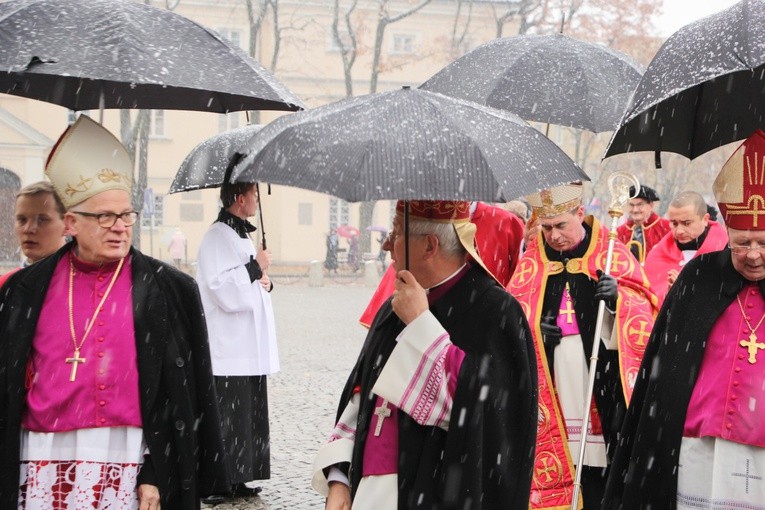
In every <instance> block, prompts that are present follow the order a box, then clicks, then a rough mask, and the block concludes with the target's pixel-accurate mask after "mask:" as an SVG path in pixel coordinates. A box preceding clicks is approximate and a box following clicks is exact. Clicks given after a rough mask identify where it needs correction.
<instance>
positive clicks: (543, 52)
mask: <svg viewBox="0 0 765 510" xmlns="http://www.w3.org/2000/svg"><path fill="white" fill-rule="evenodd" d="M642 72H643V69H642V67H641V66H640V65H638V64H636V63H634V62H633V61H632V60H631V59H630V58H629V57H628V56H626V55H625V54H623V53H620V52H618V51H615V50H612V49H610V48H607V47H605V46H602V45H599V44H594V43H589V42H585V41H580V40H578V39H574V38H572V37H567V36H565V35H562V34H555V35H519V36H515V37H507V38H503V39H495V40H493V41H490V42H488V43H486V44H483V45H481V46H479V47H477V48H475V49H474V50H472V51H470V52H469V53H466V54H465V55H463V56H462V57H460V58H458V59H457V60H455V61H454V62H452V63H451V64H449V65H447V66H446V67H445V68H443V69H442V70H441V71H439V72H438V73H436V74H435V75H434V76H433V77H431V78H430V79H429V80H428V81H426V82H425V83H423V84H422V85H421V86H420V88H421V89H425V90H429V91H431V92H440V93H442V94H446V95H449V96H454V97H458V98H461V99H467V100H470V101H475V102H477V103H480V104H483V105H487V106H493V107H495V108H500V109H503V110H507V111H510V112H513V113H516V114H518V115H519V116H520V117H521V118H523V119H525V120H529V121H537V122H547V123H550V124H559V125H563V126H570V127H575V128H580V129H588V130H590V131H593V132H602V131H611V130H613V129H614V128H615V127H616V125H617V123H618V122H619V119H621V116H622V114H623V112H624V108H625V107H626V105H627V103H628V102H629V99H630V95H631V94H632V91H633V90H634V89H635V86H636V85H637V83H638V81H639V80H640V76H641V74H642Z"/></svg>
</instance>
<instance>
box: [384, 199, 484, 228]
mask: <svg viewBox="0 0 765 510" xmlns="http://www.w3.org/2000/svg"><path fill="white" fill-rule="evenodd" d="M408 202H409V217H410V218H412V219H415V220H424V221H435V222H439V223H462V222H468V221H470V202H465V201H462V200H409V201H408ZM405 203H406V202H405V201H404V200H399V201H398V203H396V212H397V213H399V214H404V204H405Z"/></svg>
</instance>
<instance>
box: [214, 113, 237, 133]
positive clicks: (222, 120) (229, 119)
mask: <svg viewBox="0 0 765 510" xmlns="http://www.w3.org/2000/svg"><path fill="white" fill-rule="evenodd" d="M240 114H241V112H231V113H220V114H218V132H219V133H222V132H224V131H228V130H230V129H236V128H238V127H239V118H240Z"/></svg>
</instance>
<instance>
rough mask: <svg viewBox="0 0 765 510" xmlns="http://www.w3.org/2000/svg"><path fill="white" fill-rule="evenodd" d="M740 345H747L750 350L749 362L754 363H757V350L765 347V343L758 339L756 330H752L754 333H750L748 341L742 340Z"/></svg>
mask: <svg viewBox="0 0 765 510" xmlns="http://www.w3.org/2000/svg"><path fill="white" fill-rule="evenodd" d="M739 345H740V346H741V347H746V348H747V349H748V350H749V363H751V364H752V365H754V364H755V363H757V351H758V350H760V349H765V344H763V343H760V342H758V341H757V335H755V334H754V331H752V333H751V334H750V335H749V341H748V342H747V341H746V340H741V342H739Z"/></svg>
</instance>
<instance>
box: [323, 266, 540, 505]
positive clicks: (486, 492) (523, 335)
mask: <svg viewBox="0 0 765 510" xmlns="http://www.w3.org/2000/svg"><path fill="white" fill-rule="evenodd" d="M430 311H431V312H432V313H433V315H434V316H435V317H436V319H438V321H439V322H440V323H441V325H443V327H444V328H445V329H446V330H447V331H448V332H449V334H450V336H451V341H452V342H453V343H454V344H455V345H457V346H458V347H459V348H460V349H462V350H463V351H465V353H466V356H465V359H464V361H463V364H462V367H461V369H460V373H459V376H458V380H457V389H456V393H455V395H454V401H453V408H452V414H451V418H450V427H449V430H448V432H447V431H444V430H443V429H440V428H438V427H424V426H421V425H419V424H417V423H416V422H415V421H414V420H412V419H411V418H410V417H409V416H408V415H407V414H406V413H403V412H400V413H398V417H399V418H398V419H399V422H398V425H399V453H398V485H399V487H398V488H399V492H398V497H399V501H398V508H400V509H413V508H418V509H427V510H431V509H450V508H459V509H461V510H479V509H490V510H494V509H498V508H502V509H507V510H514V509H517V510H521V509H523V510H526V509H527V508H528V500H529V491H530V488H531V469H532V465H533V459H534V443H535V440H536V427H537V374H536V359H535V354H534V346H533V344H532V343H531V342H532V340H531V331H530V330H529V326H528V322H527V321H526V317H525V316H524V314H523V311H522V309H521V307H520V305H519V304H518V302H517V301H516V300H515V298H513V297H512V296H511V295H510V294H508V293H507V292H506V291H505V290H504V289H503V288H502V287H500V286H499V285H498V284H497V283H496V281H495V280H493V279H492V278H490V277H489V276H487V275H486V273H485V272H484V271H483V270H482V269H481V268H480V267H478V266H474V267H473V268H471V269H470V270H469V271H468V272H467V273H466V274H465V275H464V276H463V277H462V278H461V279H460V281H459V282H458V283H457V284H455V286H454V287H453V288H452V289H450V290H449V291H448V292H447V293H446V294H445V295H444V296H442V297H441V298H440V299H439V300H437V301H436V302H435V303H433V304H432V305H431V307H430ZM403 328H404V324H403V323H402V322H401V321H400V320H399V319H398V317H397V316H396V315H395V314H394V313H393V310H392V308H391V304H390V299H389V300H388V301H386V303H385V304H384V305H383V306H382V308H381V309H380V310H379V311H378V313H377V315H376V317H375V320H374V322H373V323H372V326H371V328H370V330H369V334H368V335H367V339H366V341H365V343H364V347H363V349H362V352H361V354H360V356H359V359H358V361H357V363H356V366H355V368H354V370H353V372H352V373H351V376H350V378H349V379H348V382H347V384H346V388H345V390H344V392H343V397H342V399H341V401H340V406H339V409H338V420H339V418H340V414H341V413H342V412H343V410H344V409H345V406H346V404H347V403H348V401H349V400H350V398H351V395H352V392H353V390H354V388H355V387H356V386H357V385H359V386H360V394H361V395H362V398H361V401H360V409H359V418H358V423H357V430H356V441H355V444H354V450H353V461H352V466H359V467H360V466H361V465H362V458H363V452H364V443H365V439H366V437H367V433H368V431H369V425H370V419H371V416H372V414H373V411H374V405H375V398H374V396H373V394H372V392H371V389H372V387H373V386H374V384H375V381H376V380H377V378H378V376H379V374H380V371H381V370H382V367H383V366H384V365H385V362H386V361H387V359H388V357H389V356H390V353H391V352H392V351H393V348H394V347H395V345H396V337H397V336H398V334H399V333H400V332H401V330H402V329H403ZM361 475H362V473H361V469H353V467H352V468H351V470H350V472H349V478H350V481H351V490H352V494H354V495H355V491H356V488H357V487H358V484H359V481H360V480H361Z"/></svg>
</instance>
